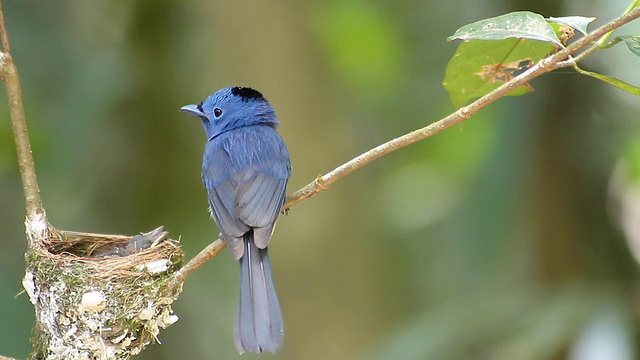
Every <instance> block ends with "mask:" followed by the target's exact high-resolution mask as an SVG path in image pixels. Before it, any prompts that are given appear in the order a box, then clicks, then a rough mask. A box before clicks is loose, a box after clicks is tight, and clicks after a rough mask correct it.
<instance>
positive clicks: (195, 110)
mask: <svg viewBox="0 0 640 360" xmlns="http://www.w3.org/2000/svg"><path fill="white" fill-rule="evenodd" d="M180 111H184V112H188V113H192V114H194V115H198V116H199V117H206V115H205V114H204V112H202V107H201V106H200V105H198V104H191V105H185V106H183V107H181V108H180Z"/></svg>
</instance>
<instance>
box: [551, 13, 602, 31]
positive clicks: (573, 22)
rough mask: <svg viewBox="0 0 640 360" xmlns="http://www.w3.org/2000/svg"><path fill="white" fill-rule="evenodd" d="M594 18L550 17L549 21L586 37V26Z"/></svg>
mask: <svg viewBox="0 0 640 360" xmlns="http://www.w3.org/2000/svg"><path fill="white" fill-rule="evenodd" d="M595 19H596V18H594V17H585V16H564V17H559V18H554V17H550V18H549V21H550V22H552V23H558V24H563V25H567V26H571V27H572V28H574V29H576V30H577V31H578V32H580V33H582V34H583V35H587V26H589V24H590V23H592V22H593V21H594V20H595Z"/></svg>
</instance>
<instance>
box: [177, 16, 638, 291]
mask: <svg viewBox="0 0 640 360" xmlns="http://www.w3.org/2000/svg"><path fill="white" fill-rule="evenodd" d="M627 10H628V11H625V14H623V15H622V16H620V17H618V18H616V19H614V20H611V21H610V22H608V23H606V24H604V25H603V26H601V27H599V28H598V29H596V30H594V31H592V32H591V33H589V34H587V35H586V36H584V37H582V38H580V39H578V40H576V41H575V42H573V43H572V44H571V45H569V46H567V47H566V48H564V49H562V50H560V51H558V52H557V53H555V54H553V55H551V56H549V57H547V58H544V59H542V60H540V61H539V62H538V63H537V64H536V65H534V66H533V67H531V68H530V69H529V70H527V71H525V72H523V73H522V74H520V75H518V76H516V77H515V78H513V79H511V80H510V81H508V82H506V83H504V84H502V85H501V86H500V87H498V88H497V89H495V90H494V91H492V92H491V93H489V94H487V95H484V96H483V97H481V98H479V99H478V100H476V101H474V102H472V103H471V104H469V105H467V106H464V107H462V108H460V109H458V110H457V111H455V112H454V113H452V114H450V115H449V116H447V117H445V118H442V119H440V120H438V121H436V122H434V123H432V124H430V125H427V126H425V127H423V128H421V129H417V130H414V131H412V132H410V133H408V134H405V135H402V136H400V137H397V138H395V139H392V140H389V141H387V142H385V143H384V144H381V145H378V146H376V147H375V148H373V149H371V150H368V151H366V152H365V153H363V154H361V155H359V156H357V157H355V158H353V159H351V160H349V161H347V162H346V163H344V164H342V165H340V166H338V167H337V168H335V169H333V170H332V171H330V172H328V173H326V174H324V175H319V176H318V177H317V178H316V179H315V180H314V181H312V182H311V183H309V184H308V185H306V186H305V187H303V188H302V189H300V190H298V191H296V192H295V193H293V195H291V196H289V197H288V198H287V200H286V202H285V204H284V207H283V209H284V210H285V211H286V210H287V209H289V208H290V207H291V206H293V205H295V204H297V203H299V202H301V201H303V200H305V199H308V198H310V197H311V196H313V195H315V194H317V193H319V192H320V191H323V190H326V189H327V188H328V187H329V186H330V185H331V184H333V183H334V182H336V181H338V180H339V179H341V178H343V177H344V176H346V175H348V174H350V173H351V172H353V171H354V170H357V169H359V168H361V167H363V166H364V165H366V164H368V163H370V162H371V161H373V160H375V159H377V158H379V157H381V156H384V155H386V154H388V153H390V152H392V151H395V150H398V149H400V148H403V147H405V146H407V145H411V144H413V143H415V142H417V141H420V140H424V139H426V138H428V137H429V136H431V135H434V134H437V133H439V132H440V131H442V130H444V129H446V128H448V127H451V126H453V125H455V124H458V123H460V122H462V121H464V120H466V119H468V118H470V117H471V116H472V115H473V114H475V113H476V112H478V111H479V110H480V109H482V108H484V107H486V106H487V105H489V104H491V103H493V102H494V101H496V100H498V99H499V98H501V97H503V96H505V95H507V93H509V92H510V91H511V90H513V89H515V88H516V87H518V86H520V85H524V84H526V83H528V82H530V81H531V80H533V79H535V78H536V77H538V76H540V75H542V74H544V73H547V72H550V71H553V70H555V69H558V68H560V67H566V66H570V64H567V62H566V61H564V60H566V59H567V58H569V57H570V56H571V55H573V54H575V53H576V52H578V51H580V50H582V49H584V48H585V47H587V46H589V45H590V44H592V43H593V42H594V41H595V40H597V39H599V38H601V37H602V36H605V35H606V34H607V33H609V32H611V31H612V30H615V29H617V28H619V27H621V26H622V25H624V24H627V23H629V22H631V21H633V20H635V19H637V18H638V17H640V7H635V8H633V9H631V7H630V8H629V9H627ZM594 51H595V50H594ZM592 52H593V51H592ZM592 52H591V53H592ZM224 247H225V245H224V243H223V242H222V240H221V239H217V240H216V241H214V242H213V243H211V244H210V245H209V246H207V247H206V248H204V249H203V250H202V251H200V253H199V254H198V255H196V256H195V257H194V258H193V259H191V260H190V261H189V262H188V263H187V264H185V265H184V266H183V267H182V269H180V270H179V271H177V272H176V274H175V276H174V280H175V282H176V283H181V282H183V281H184V279H185V278H186V277H187V276H188V275H189V274H191V273H192V272H193V271H194V270H195V269H197V268H198V267H200V266H201V265H202V264H204V263H205V262H206V261H208V260H209V259H211V258H212V257H214V256H215V255H217V254H218V252H220V250H222V249H224Z"/></svg>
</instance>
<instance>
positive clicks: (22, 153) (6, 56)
mask: <svg viewBox="0 0 640 360" xmlns="http://www.w3.org/2000/svg"><path fill="white" fill-rule="evenodd" d="M0 43H1V44H2V53H0V77H2V80H3V81H4V84H5V86H6V88H7V98H8V100H9V112H10V114H11V124H12V127H13V137H14V139H15V142H16V150H17V155H18V166H19V167H20V176H22V187H23V190H24V198H25V202H26V210H27V221H35V220H36V219H39V220H42V219H44V210H43V208H42V200H40V190H39V189H38V181H37V179H36V170H35V167H34V165H33V156H32V155H31V145H30V144H29V134H28V132H27V121H26V119H25V115H24V106H23V102H22V89H21V87H20V78H19V77H18V69H16V66H15V64H14V62H13V59H12V58H11V48H10V46H9V36H8V35H7V28H6V25H5V22H4V12H3V11H2V2H1V1H0Z"/></svg>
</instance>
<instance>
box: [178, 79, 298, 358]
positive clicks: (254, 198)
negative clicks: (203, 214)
mask: <svg viewBox="0 0 640 360" xmlns="http://www.w3.org/2000/svg"><path fill="white" fill-rule="evenodd" d="M181 110H182V111H186V112H190V113H193V114H196V115H198V116H199V117H200V119H201V120H202V124H203V126H204V129H205V131H206V133H207V138H208V141H207V145H206V148H205V152H204V159H203V164H202V180H203V182H204V186H205V188H206V189H207V194H208V196H209V204H210V206H211V214H212V216H213V218H214V219H215V221H216V223H217V224H218V227H219V229H220V233H221V236H222V239H223V240H224V241H225V243H226V244H227V247H228V248H229V249H230V251H231V254H232V255H233V256H234V257H235V258H236V259H239V260H240V301H239V306H238V313H237V316H236V326H235V334H234V335H235V336H234V337H235V343H236V348H237V349H238V351H239V352H240V353H242V352H244V351H252V352H256V353H260V352H262V351H270V352H275V351H276V350H278V349H279V348H280V347H281V346H282V339H283V335H284V332H283V320H282V313H281V311H280V305H279V303H278V298H277V296H276V292H275V288H274V285H273V279H272V276H271V265H270V263H269V255H268V253H267V245H268V244H269V240H270V239H271V234H272V232H273V228H274V226H275V222H276V219H277V218H278V215H279V213H280V210H281V209H282V205H283V204H284V199H285V191H286V187H287V180H288V179H289V175H290V174H291V162H290V160H289V153H288V151H287V147H286V145H285V144H284V141H283V140H282V138H281V137H280V135H279V134H278V133H277V132H276V130H275V127H276V126H277V125H278V124H279V122H278V119H277V117H276V115H275V112H274V110H273V108H272V107H271V105H270V104H269V103H268V102H267V100H266V99H265V98H264V97H263V96H262V94H260V93H259V92H258V91H256V90H254V89H251V88H245V87H231V88H224V89H221V90H219V91H217V92H216V93H214V94H213V95H211V96H210V97H209V98H207V99H206V100H205V101H204V102H202V103H201V104H195V105H187V106H184V107H183V108H182V109H181Z"/></svg>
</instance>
